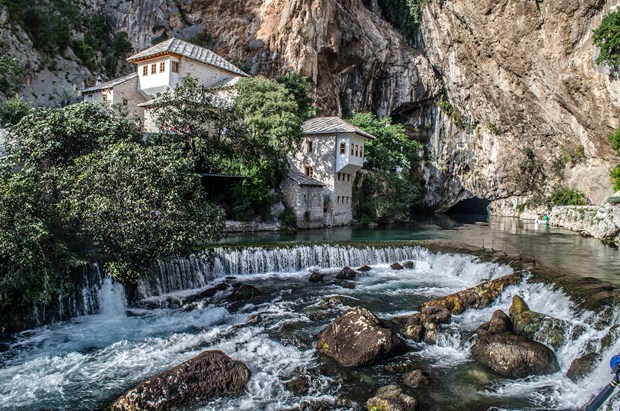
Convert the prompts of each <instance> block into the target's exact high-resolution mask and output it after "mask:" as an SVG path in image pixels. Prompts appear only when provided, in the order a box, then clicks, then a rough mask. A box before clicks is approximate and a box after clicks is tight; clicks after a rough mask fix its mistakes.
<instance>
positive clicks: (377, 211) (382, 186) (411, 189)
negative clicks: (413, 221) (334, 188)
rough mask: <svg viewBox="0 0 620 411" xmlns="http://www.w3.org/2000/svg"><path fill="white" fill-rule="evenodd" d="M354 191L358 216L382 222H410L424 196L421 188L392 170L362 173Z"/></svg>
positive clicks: (357, 178)
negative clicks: (413, 211) (413, 207)
mask: <svg viewBox="0 0 620 411" xmlns="http://www.w3.org/2000/svg"><path fill="white" fill-rule="evenodd" d="M353 190H354V193H353V198H354V202H355V211H356V215H357V216H368V217H369V218H370V219H372V220H374V221H377V222H379V223H391V222H394V221H402V220H406V219H407V218H408V217H409V216H410V214H411V208H412V206H413V205H414V203H415V202H416V201H417V200H418V198H419V196H420V187H419V185H417V184H415V183H412V182H411V181H409V180H407V179H406V178H404V177H403V176H402V175H400V174H398V173H392V172H388V171H377V172H366V173H363V174H361V173H358V176H357V177H356V179H355V185H354V187H353Z"/></svg>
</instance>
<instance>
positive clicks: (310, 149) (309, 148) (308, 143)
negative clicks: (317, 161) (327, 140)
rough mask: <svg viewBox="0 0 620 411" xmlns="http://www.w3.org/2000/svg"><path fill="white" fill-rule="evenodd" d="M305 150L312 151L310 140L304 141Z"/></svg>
mask: <svg viewBox="0 0 620 411" xmlns="http://www.w3.org/2000/svg"><path fill="white" fill-rule="evenodd" d="M306 152H308V153H312V141H306Z"/></svg>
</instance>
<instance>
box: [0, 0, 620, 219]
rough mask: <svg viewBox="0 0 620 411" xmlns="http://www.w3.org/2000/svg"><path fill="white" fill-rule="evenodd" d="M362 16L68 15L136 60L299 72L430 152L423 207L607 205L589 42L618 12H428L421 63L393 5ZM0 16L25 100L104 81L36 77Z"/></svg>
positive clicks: (57, 68) (327, 105) (219, 1)
mask: <svg viewBox="0 0 620 411" xmlns="http://www.w3.org/2000/svg"><path fill="white" fill-rule="evenodd" d="M363 3H364V2H363V1H361V0H292V1H285V0H248V1H236V0H193V1H192V0H132V1H128V0H82V1H80V2H77V3H76V4H79V5H80V7H81V10H83V11H85V12H88V10H93V11H94V12H97V13H99V12H100V13H104V14H105V15H106V16H107V18H108V19H109V21H110V23H111V24H112V27H113V29H114V30H115V31H117V32H118V31H126V32H127V33H128V34H129V39H130V41H131V42H132V44H133V46H134V48H135V49H136V50H137V49H142V48H145V47H147V46H150V45H151V42H152V41H154V40H156V39H157V38H160V39H161V38H165V37H167V36H171V35H175V36H178V37H181V38H185V39H198V40H200V41H201V42H202V43H203V44H204V45H206V46H207V47H209V48H212V49H213V50H214V51H216V52H217V53H219V54H221V55H222V56H224V57H226V58H227V59H229V60H231V61H233V62H234V63H236V64H237V65H239V66H240V67H242V68H243V69H245V70H247V71H249V72H251V73H252V74H264V75H267V76H276V75H279V74H281V73H282V72H284V71H286V70H289V69H296V70H298V71H300V72H301V73H302V74H305V75H306V76H308V77H309V78H310V79H311V80H312V81H313V83H314V84H315V93H316V100H317V104H318V105H319V106H321V107H322V108H323V114H348V113H350V112H351V111H353V110H358V111H359V110H373V111H376V112H378V113H379V114H381V115H391V116H393V117H395V118H396V119H398V120H399V121H402V122H405V123H407V124H409V125H410V126H411V127H410V130H411V131H412V132H414V133H415V134H416V135H417V136H418V137H419V138H422V139H426V140H427V141H428V153H427V156H426V161H425V162H424V164H423V168H422V170H421V173H422V175H424V177H425V178H426V179H427V181H428V188H429V190H428V193H427V195H426V196H425V199H424V200H425V202H426V204H427V205H428V206H430V207H438V208H439V209H440V210H445V209H448V208H449V207H451V206H452V205H454V204H455V203H456V202H458V201H459V200H462V199H466V198H469V197H473V196H477V197H480V198H485V199H489V200H491V201H493V204H492V206H493V207H494V209H495V211H496V212H501V213H511V212H513V211H514V207H515V205H516V204H518V203H519V202H523V201H525V200H526V199H527V198H528V197H530V196H532V195H533V194H535V193H536V192H545V191H548V190H549V189H550V187H553V186H555V185H557V184H559V183H560V181H565V182H567V184H570V185H571V186H573V187H577V188H580V189H582V190H583V191H586V192H588V193H590V194H591V195H592V197H594V199H595V200H599V201H600V200H602V199H603V197H604V196H606V195H608V194H609V192H610V189H609V180H608V169H609V168H610V166H611V164H612V162H613V161H614V160H613V156H612V154H611V150H610V147H609V144H608V143H607V141H606V136H607V135H608V134H609V133H610V132H611V131H612V130H613V129H614V128H615V127H617V126H618V125H620V121H619V120H620V118H619V117H618V114H619V113H618V109H619V107H620V98H619V94H618V92H619V90H620V83H619V82H618V81H612V79H611V78H610V77H609V75H608V74H607V73H606V72H605V70H604V68H602V67H597V66H596V65H595V64H594V57H595V53H596V50H595V48H594V47H593V46H592V39H591V37H592V35H591V33H592V29H594V28H595V27H597V25H598V23H599V22H600V20H601V17H602V15H603V14H604V13H605V12H606V11H608V10H609V9H610V8H611V7H615V6H616V5H617V3H618V2H617V0H615V1H605V0H584V1H579V2H576V1H568V0H557V1H541V0H536V1H532V0H455V1H450V2H447V1H442V0H427V1H426V2H425V7H424V8H423V14H422V27H421V29H422V30H421V36H420V39H421V41H419V42H416V43H419V44H420V45H419V46H418V49H416V48H414V47H411V46H410V45H409V44H408V43H407V42H406V41H405V40H403V37H402V35H401V33H399V32H398V30H397V29H396V28H395V27H394V26H392V25H391V24H390V23H388V22H387V21H386V20H385V19H384V17H385V13H384V12H382V9H381V7H384V6H385V5H386V4H388V3H390V0H381V1H379V2H377V1H374V0H373V1H370V2H368V1H365V3H367V5H368V7H365V6H364V4H363ZM371 10H372V11H371ZM2 16H3V14H0V29H2V31H1V32H0V35H1V36H2V38H3V39H4V43H5V44H12V45H13V46H14V50H13V51H15V50H17V51H18V52H17V53H13V52H12V54H16V55H18V56H22V55H23V58H22V61H23V62H24V63H26V64H29V65H31V67H34V69H33V70H32V72H33V74H31V77H29V78H28V79H26V80H27V81H29V82H30V83H29V84H27V85H26V86H25V87H24V89H25V90H31V89H32V90H34V91H32V93H33V94H37V97H39V101H41V97H40V96H39V94H41V95H42V93H40V92H39V89H40V88H42V87H39V88H37V87H34V86H33V84H35V82H37V81H38V82H39V83H40V84H41V86H43V85H47V86H49V85H50V84H51V83H52V81H64V82H68V83H74V84H77V85H78V86H80V85H81V82H83V81H85V82H86V83H87V84H89V83H93V82H94V79H95V78H96V74H98V73H92V72H89V71H88V70H86V69H85V68H84V67H83V66H82V65H80V62H79V59H76V58H74V55H73V53H72V51H71V50H70V49H68V50H67V51H66V52H65V53H64V55H63V56H60V57H58V58H57V59H55V60H52V61H53V64H50V63H49V61H50V60H48V63H43V62H42V60H44V59H42V58H41V57H40V55H38V54H36V53H34V52H32V50H31V48H30V49H29V44H28V39H27V37H26V38H24V36H23V35H20V34H15V33H19V30H18V29H17V28H16V27H12V26H10V24H8V23H6V22H5V21H4V20H2ZM382 16H383V17H382ZM48 88H49V87H48ZM48 94H49V93H48ZM593 176H595V177H593Z"/></svg>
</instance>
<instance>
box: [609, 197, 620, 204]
mask: <svg viewBox="0 0 620 411" xmlns="http://www.w3.org/2000/svg"><path fill="white" fill-rule="evenodd" d="M607 202H608V203H609V204H611V205H618V204H620V197H609V198H607Z"/></svg>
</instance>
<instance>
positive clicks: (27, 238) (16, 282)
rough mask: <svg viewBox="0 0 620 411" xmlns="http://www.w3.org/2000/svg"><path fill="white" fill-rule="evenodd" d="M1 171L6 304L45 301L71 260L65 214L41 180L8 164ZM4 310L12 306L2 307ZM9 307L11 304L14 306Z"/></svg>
mask: <svg viewBox="0 0 620 411" xmlns="http://www.w3.org/2000/svg"><path fill="white" fill-rule="evenodd" d="M2 168H3V170H1V171H0V290H2V291H3V292H4V293H5V297H8V299H5V300H3V301H2V303H3V304H16V305H17V306H20V307H21V306H27V305H29V304H35V305H37V304H46V303H48V302H49V301H50V299H51V298H52V295H53V294H55V293H57V292H58V291H60V290H61V289H62V287H63V285H64V284H65V281H66V277H67V275H68V269H69V265H70V262H71V258H70V253H69V252H68V250H67V246H66V243H65V241H64V240H63V238H62V237H61V236H60V235H59V234H58V233H59V232H60V229H59V227H58V226H59V224H60V222H61V218H60V216H59V214H58V212H57V210H56V208H55V207H54V206H53V204H50V203H49V202H47V201H45V198H46V196H45V193H43V192H42V191H41V189H40V188H39V186H38V185H37V183H36V182H35V181H34V180H32V179H30V178H28V177H26V176H24V175H22V174H19V173H14V172H13V171H12V170H10V168H11V167H8V166H7V165H6V164H2ZM3 304H0V311H4V310H5V309H6V308H7V307H2V305H3ZM9 308H10V307H9Z"/></svg>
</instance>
